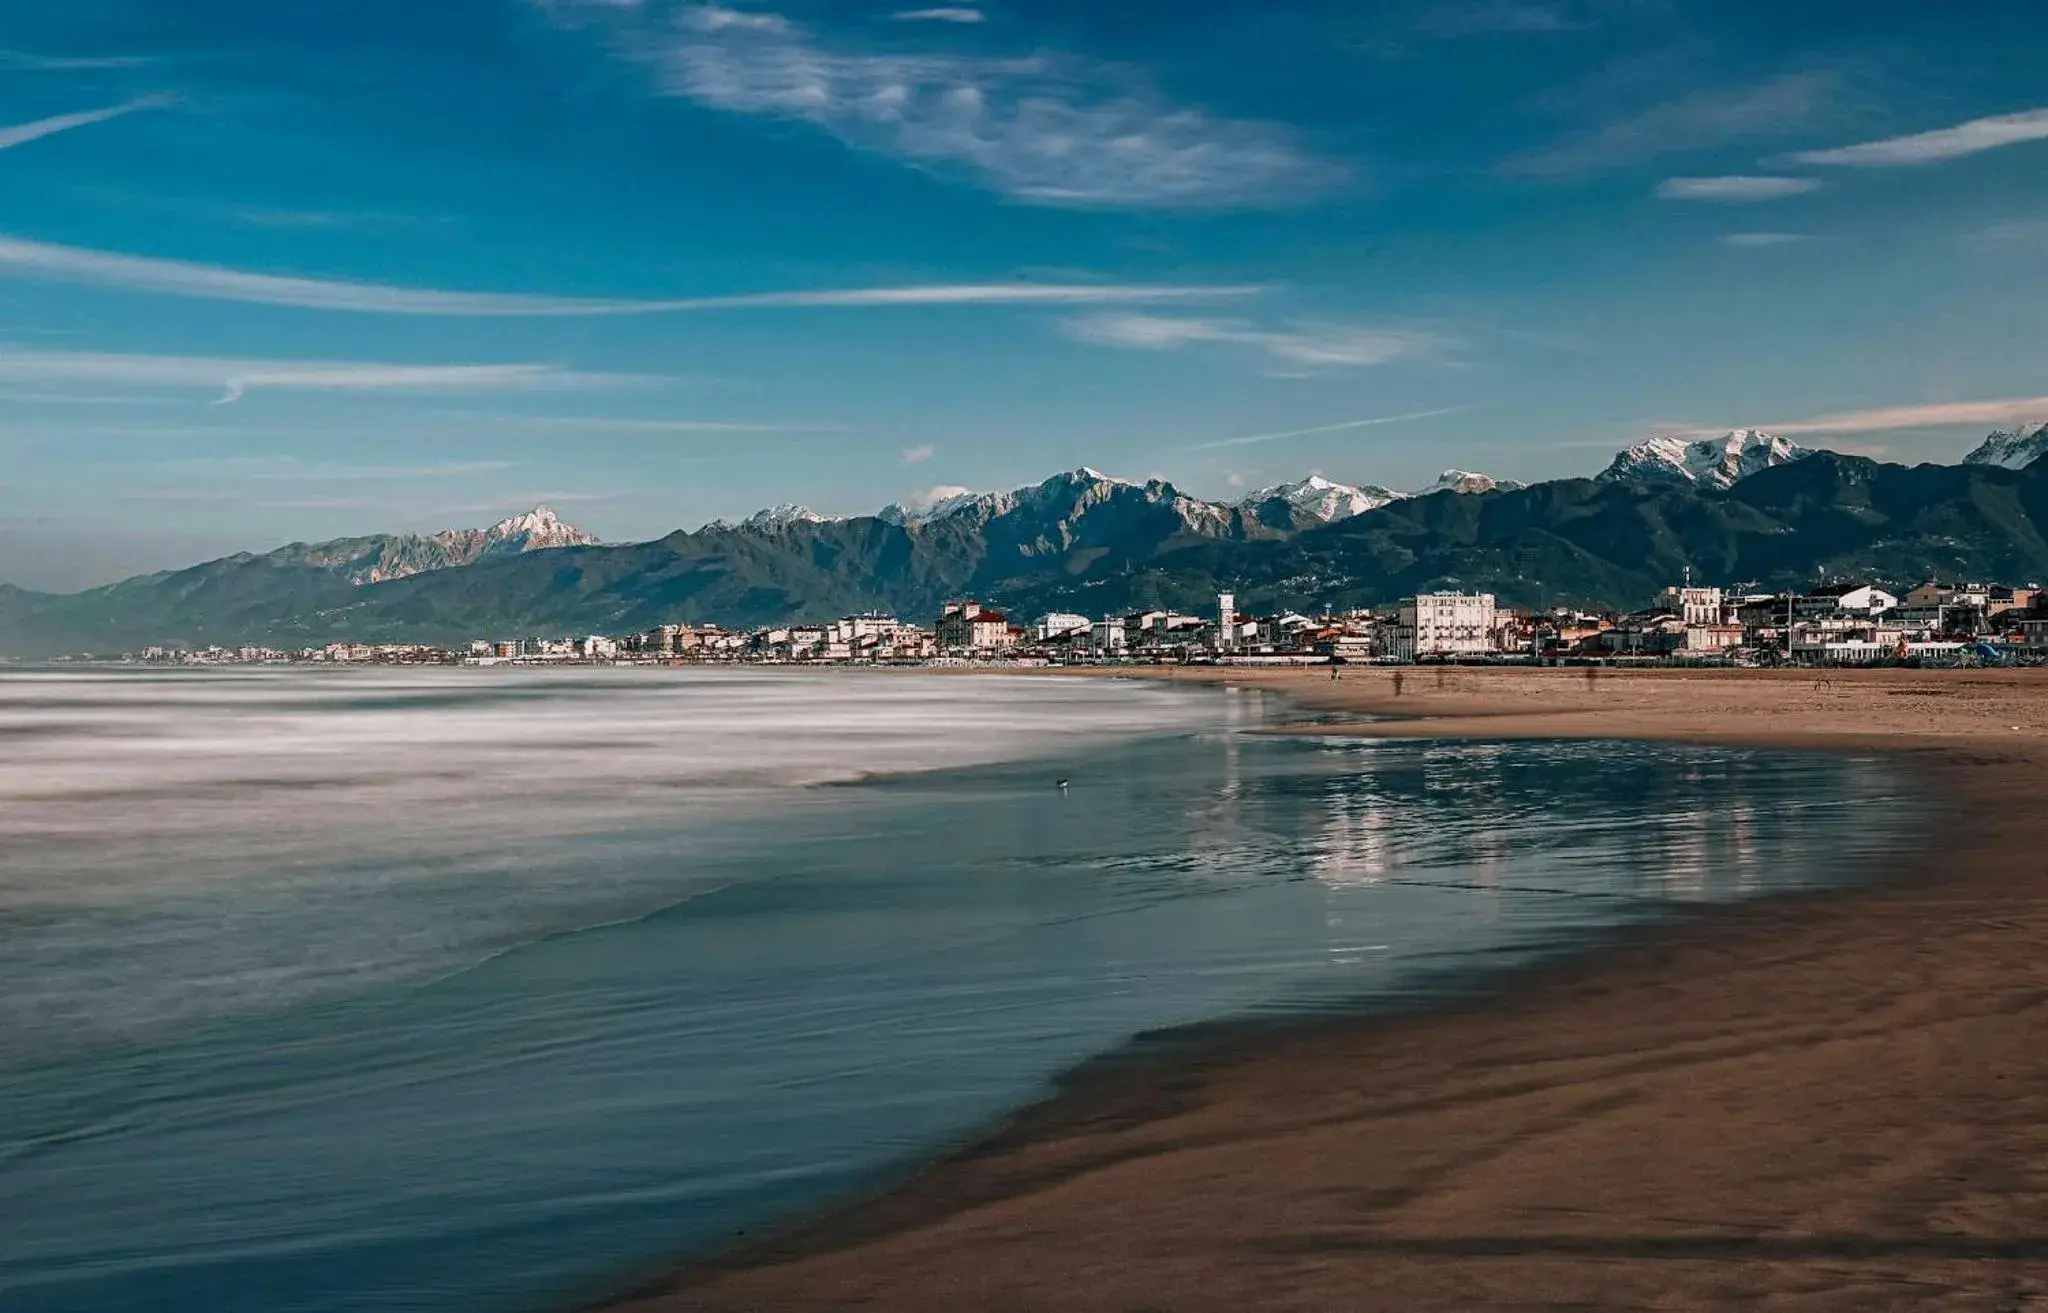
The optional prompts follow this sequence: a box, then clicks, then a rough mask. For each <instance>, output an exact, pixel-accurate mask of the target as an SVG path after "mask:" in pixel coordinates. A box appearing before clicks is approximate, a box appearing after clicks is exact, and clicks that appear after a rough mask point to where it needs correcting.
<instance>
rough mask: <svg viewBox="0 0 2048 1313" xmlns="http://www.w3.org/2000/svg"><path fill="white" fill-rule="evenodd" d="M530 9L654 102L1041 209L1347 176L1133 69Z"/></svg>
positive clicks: (1140, 204) (765, 25) (1267, 128)
mask: <svg viewBox="0 0 2048 1313" xmlns="http://www.w3.org/2000/svg"><path fill="white" fill-rule="evenodd" d="M536 2H537V3H540V4H542V5H543V7H544V8H546V9H548V10H549V11H550V12H551V13H554V14H556V15H557V16H560V17H564V18H568V19H570V20H572V21H574V20H577V19H593V20H595V21H597V22H599V23H601V24H603V25H604V26H605V27H607V28H608V29H609V30H610V31H611V32H612V34H613V36H614V37H615V39H616V41H617V43H618V48H619V49H620V50H621V51H622V52H624V54H625V55H626V56H627V57H628V58H629V59H632V60H634V61H636V62H639V63H642V64H644V65H646V66H648V67H650V68H651V69H652V70H653V71H654V74H655V77H656V79H657V84H658V87H659V89H660V90H661V91H662V92H663V93H665V94H668V95H673V96H680V97H683V98H686V99H688V100H691V101H694V102H696V103H697V104H700V105H705V106H709V107H711V108H713V109H720V110H725V111H728V112H731V113H735V114H750V115H759V116H762V117H766V118H775V119H784V120H791V121H796V122H803V123H809V124H812V125H814V126H816V127H818V128H820V129H822V130H824V131H826V132H829V133H831V134H832V135H833V136H835V137H837V138H839V139H840V140H841V141H843V142H845V143H846V144H847V145H849V146H852V147H855V148H856V149H860V150H866V151H871V152H874V153H875V154H878V155H884V156H887V157H889V158H892V159H896V160H899V161H901V162H903V163H905V164H908V165H911V166H913V167H916V168H920V169H924V170H927V171H930V172H933V173H937V174H941V175H944V176H958V177H964V178H967V179H970V180H972V181H976V182H979V183H981V184H982V185H985V186H988V187H991V188H993V189H995V190H997V191H1000V192H1002V193H1004V194H1005V195H1008V196H1011V197H1014V198H1016V199H1019V200H1024V201H1029V202H1033V203H1037V204H1044V205H1064V206H1075V207H1100V208H1130V209H1146V208H1163V209H1227V208H1242V209H1265V208H1273V207H1277V206H1283V205H1288V204H1293V203H1296V202H1298V201H1301V200H1303V199H1306V198H1308V197H1311V196H1314V195H1316V194H1319V193H1321V192H1323V191H1325V190H1327V189H1328V188H1330V187H1331V186H1333V185H1335V184H1336V183H1337V182H1339V181H1340V180H1341V179H1342V177H1343V174H1344V171H1343V170H1342V169H1341V168H1339V167H1338V166H1336V165H1334V164H1332V163H1329V162H1326V161H1323V160H1319V159H1317V158H1315V157H1314V156H1312V155H1310V154H1309V153H1308V152H1307V151H1306V150H1304V149H1303V148H1302V147H1301V146H1300V145H1299V144H1298V143H1297V141H1296V139H1295V134H1294V133H1293V132H1291V131H1290V130H1288V129H1287V128H1285V127H1282V126H1280V125H1277V124H1272V123H1261V122H1253V121H1248V120H1241V119H1227V118H1219V117H1216V116H1213V115H1211V114H1209V113H1207V112H1205V111H1203V110H1201V109H1198V108H1194V107H1192V106H1186V105H1180V104H1175V103H1173V102H1171V101H1169V100H1167V99H1166V98H1165V97H1163V96H1162V95H1160V94H1159V93H1158V92H1157V91H1156V90H1155V89H1153V88H1152V87H1151V86H1150V85H1149V84H1148V83H1147V82H1146V81H1145V80H1144V79H1143V78H1142V77H1140V76H1139V75H1137V74H1135V73H1134V72H1132V71H1130V70H1127V69H1123V68H1118V67H1114V66H1111V65H1105V64H1100V63H1096V62H1093V61H1090V60H1085V59H1080V58H1075V57H1071V56H1063V55H1056V54H1044V53H1041V54H1033V55H1030V56H1025V57H1020V58H1011V59H997V58H987V57H981V56H973V55H964V54H957V53H951V52H939V53H930V54H904V53H897V52H865V51H859V50H854V49H843V48H836V47H835V46H834V45H832V44H830V43H828V42H826V41H823V40H821V39H818V38H817V37H815V36H814V35H813V34H812V33H811V32H810V31H809V30H808V29H806V28H804V27H802V26H800V25H798V24H796V23H793V22H790V21H789V20H787V19H783V18H781V17H779V16H777V15H772V14H767V13H761V12H749V13H745V14H738V13H737V12H736V11H733V10H729V9H725V8H722V7H720V6H716V5H693V4H680V3H676V2H675V0H641V2H640V3H637V4H632V5H620V4H615V3H611V2H610V0H536Z"/></svg>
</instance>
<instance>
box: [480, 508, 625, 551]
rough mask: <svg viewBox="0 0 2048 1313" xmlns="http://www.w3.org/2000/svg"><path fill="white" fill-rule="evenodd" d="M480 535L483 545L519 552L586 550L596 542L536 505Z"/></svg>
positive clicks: (551, 509) (591, 537)
mask: <svg viewBox="0 0 2048 1313" xmlns="http://www.w3.org/2000/svg"><path fill="white" fill-rule="evenodd" d="M455 532H462V531H461V530H456V531H455ZM483 532H484V540H485V542H486V543H488V544H490V545H492V546H497V545H500V544H503V545H504V546H506V547H510V548H514V549H516V550H518V551H522V552H537V551H541V550H543V549H545V548H549V547H587V546H589V545H590V544H592V543H595V542H596V541H597V535H596V534H594V533H585V532H584V531H583V530H581V529H579V528H577V527H576V526H575V525H573V524H569V523H566V522H565V521H564V520H563V519H562V517H561V516H559V515H557V514H555V511H554V508H553V507H552V506H536V507H534V508H533V509H532V510H530V511H528V512H526V514H524V515H508V516H506V517H505V518H504V519H502V520H500V521H498V522H497V523H496V524H494V525H492V526H491V527H490V528H488V529H486V530H484V531H483Z"/></svg>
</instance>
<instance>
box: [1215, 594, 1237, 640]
mask: <svg viewBox="0 0 2048 1313" xmlns="http://www.w3.org/2000/svg"><path fill="white" fill-rule="evenodd" d="M1236 623H1237V594H1236V593H1218V594H1216V646H1217V647H1218V648H1221V649H1224V650H1228V649H1229V648H1231V647H1232V646H1234V645H1235V638H1236V636H1235V635H1234V634H1233V633H1232V632H1231V627H1232V626H1233V625H1235V624H1236Z"/></svg>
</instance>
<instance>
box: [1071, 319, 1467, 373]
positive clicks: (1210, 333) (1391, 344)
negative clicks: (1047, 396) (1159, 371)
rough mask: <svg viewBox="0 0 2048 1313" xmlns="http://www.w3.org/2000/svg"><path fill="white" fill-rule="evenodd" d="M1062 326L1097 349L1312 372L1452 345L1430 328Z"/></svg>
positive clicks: (1198, 322) (1218, 322) (1081, 322)
mask: <svg viewBox="0 0 2048 1313" xmlns="http://www.w3.org/2000/svg"><path fill="white" fill-rule="evenodd" d="M1063 326H1064V328H1065V330H1066V332H1067V334H1068V335H1069V336H1071V337H1073V338H1075V339H1077V340H1079V341H1082V342H1090V343H1093V344H1095V345H1097V346H1110V347H1121V348H1124V349H1127V350H1133V351H1178V350H1180V349H1182V348H1184V347H1189V346H1197V345H1204V344H1214V345H1223V346H1230V347H1238V348H1242V349H1245V350H1249V351H1251V352H1253V353H1255V354H1257V355H1261V356H1264V357H1266V358H1267V359H1268V360H1269V361H1271V362H1277V363H1280V364H1283V365H1287V366H1292V367H1294V368H1297V369H1308V370H1324V369H1347V368H1358V367H1362V366H1366V365H1383V364H1386V363H1388V362H1389V361H1394V360H1400V359H1403V358H1404V357H1415V356H1423V355H1430V354H1434V353H1436V352H1438V351H1441V350H1442V349H1444V348H1445V347H1446V346H1448V345H1449V339H1447V338H1446V337H1444V336H1443V335H1442V334H1440V333H1436V332H1432V331H1429V330H1425V329H1418V328H1404V327H1367V326H1361V325H1354V324H1295V325H1290V326H1289V327H1287V328H1282V329H1274V328H1262V327H1259V326H1258V325H1256V324H1252V323H1250V322H1248V321H1246V320H1242V319H1191V318H1175V317H1170V316H1165V315H1142V314H1111V315H1087V316H1083V317H1080V318H1076V319H1069V320H1067V321H1066V322H1065V324H1064V325H1063Z"/></svg>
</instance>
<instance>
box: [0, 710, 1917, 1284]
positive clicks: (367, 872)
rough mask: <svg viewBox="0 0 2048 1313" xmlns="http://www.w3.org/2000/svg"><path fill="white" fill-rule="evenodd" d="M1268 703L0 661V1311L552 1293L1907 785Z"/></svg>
mask: <svg viewBox="0 0 2048 1313" xmlns="http://www.w3.org/2000/svg"><path fill="white" fill-rule="evenodd" d="M1269 710H1270V708H1269V707H1266V706H1262V705H1261V703H1260V701H1259V699H1258V698H1257V697H1256V696H1255V695H1251V694H1242V693H1239V694H1227V695H1226V694H1217V693H1214V692H1208V691H1197V690H1181V689H1173V688H1162V687H1158V686H1126V685H1110V684H1105V683H1099V682H1093V681H1090V682H1082V681H1058V682H1052V681H1041V680H1005V679H973V680H965V679H958V678H947V677H936V676H930V677H927V676H862V675H857V674H847V675H844V676H829V675H817V674H806V675H801V676H775V675H752V674H694V673H693V674H679V673H676V672H646V671H620V672H583V673H535V672H510V671H429V672H422V673H417V674H399V673H390V674H385V673H377V672H331V673H322V674H312V673H302V672H283V671H280V672H223V673H196V672H192V673H187V672H176V673H170V674H161V675H150V674H71V673H66V674H55V675H9V676H4V677H0V743H4V744H5V745H6V748H7V752H6V755H5V757H4V758H0V1308H4V1309H6V1310H9V1311H10V1313H12V1311H13V1310H45V1309H49V1310H56V1309H64V1310H72V1309H78V1310H84V1309H95V1310H97V1309H113V1308H124V1309H177V1310H194V1311H198V1310H208V1311H211V1310H266V1311H269V1310H295V1309H308V1310H388V1309H435V1310H441V1309H453V1310H470V1309H476V1310H516V1309H530V1308H546V1307H550V1306H555V1305H559V1304H561V1303H562V1302H564V1301H566V1300H570V1299H574V1298H577V1297H581V1296H587V1295H590V1294H592V1293H594V1292H599V1291H602V1290H603V1289H605V1288H606V1286H607V1284H608V1283H609V1282H613V1281H616V1280H618V1279H619V1278H620V1277H621V1276H622V1275H630V1274H634V1273H637V1272H641V1271H644V1270H645V1269H646V1268H647V1267H648V1266H649V1265H650V1264H654V1263H658V1262H659V1261H660V1260H662V1259H665V1258H668V1257H672V1256H675V1255H678V1254H682V1253H687V1252H690V1251H692V1250H696V1249H703V1248H707V1247H714V1246H717V1245H720V1244H722V1243H727V1242H729V1241H730V1239H731V1238H732V1237H733V1236H734V1235H735V1234H736V1233H737V1232H739V1231H741V1230H743V1229H745V1228H747V1227H750V1226H758V1225H761V1224H762V1223H764V1222H770V1221H773V1220H776V1219H780V1218H785V1217H788V1216H790V1215H792V1214H796V1213H801V1212H802V1211H803V1210H805V1209H806V1208H809V1207H815V1206H816V1205H818V1204H819V1203H821V1202H823V1201H827V1200H830V1199H831V1198H833V1197H834V1196H836V1195H840V1194H843V1193H845V1192H847V1191H849V1190H851V1189H855V1188H859V1187H861V1186H863V1185H866V1184H869V1183H872V1182H875V1181H877V1180H879V1179H883V1178H884V1177H885V1176H886V1174H887V1173H889V1172H891V1171H894V1170H900V1168H901V1166H902V1165H903V1164H905V1163H907V1162H912V1161H915V1160H916V1159H917V1158H918V1157H919V1156H920V1155H925V1154H929V1153H931V1152H934V1151H936V1150H940V1149H943V1148H944V1147H945V1146H947V1145H950V1144H954V1143H957V1142H958V1141H959V1140H960V1139H961V1138H962V1137H964V1136H967V1135H970V1134H972V1133H973V1132H974V1131H975V1130H976V1129H977V1128H979V1127H982V1126H985V1125H986V1124H987V1123H988V1122H989V1121H990V1120H991V1119H993V1118H996V1117H999V1116H1000V1115H1001V1114H1002V1113H1003V1112H1005V1111H1006V1110H1009V1109H1012V1108H1014V1107H1016V1106H1018V1105H1019V1104H1021V1103H1023V1102H1025V1101H1028V1100H1029V1099H1031V1098H1033V1097H1035V1096H1037V1095H1038V1094H1040V1093H1042V1092H1043V1090H1044V1089H1045V1083H1046V1081H1047V1078H1048V1077H1050V1076H1051V1075H1053V1074H1055V1073H1056V1072H1058V1071H1059V1070H1061V1069H1062V1068H1064V1067H1066V1066H1069V1065H1071V1064H1072V1063H1074V1062H1076V1061H1078V1060H1080V1059H1082V1058H1085V1057H1087V1056H1089V1055H1091V1054H1096V1053H1100V1052H1102V1051H1104V1050H1107V1049H1109V1048H1112V1047H1114V1046H1115V1045H1117V1044H1118V1043H1120V1042H1121V1041H1123V1040H1125V1039H1127V1038H1129V1037H1130V1036H1131V1035H1133V1034H1134V1033H1136V1032H1139V1031H1142V1030H1146V1029H1150V1028H1155V1027H1159V1026H1163V1025H1171V1024H1175V1023H1183V1022H1191V1021H1198V1020H1204V1019H1211V1018H1219V1017H1230V1016H1241V1015H1255V1014H1259V1013H1262V1012H1275V1013H1277V1012H1281V1011H1289V1012H1292V1011H1300V1010H1304V1009H1315V1008H1328V1007H1346V1008H1350V1007H1358V1006H1372V1005H1374V1004H1388V1003H1393V1002H1397V1001H1403V1000H1407V999H1410V998H1412V997H1414V996H1415V995H1416V994H1418V993H1421V992H1427V991H1430V990H1435V989H1440V988H1442V987H1444V986H1445V985H1446V984H1447V983H1451V982H1456V981H1458V980H1460V979H1462V978H1469V977H1470V976H1471V975H1473V974H1474V973H1477V972H1479V971H1482V970H1484V969H1488V968H1492V967H1496V966H1501V965H1507V964H1512V963H1515V962H1520V961H1525V960H1528V959H1530V958H1531V957H1533V956H1535V955H1537V954H1540V953H1542V952H1545V951H1556V950H1558V949H1559V948H1560V947H1561V946H1565V945H1569V944H1572V943H1574V942H1582V941H1583V939H1584V938H1585V936H1586V935H1587V934H1588V933H1590V932H1592V931H1595V930H1598V929H1600V928H1603V927H1608V926H1612V925H1616V924H1619V923H1623V922H1629V921H1638V920H1643V919H1647V918H1651V917H1655V916H1658V915H1662V914H1666V913H1667V912H1668V911H1669V910H1670V909H1672V908H1673V907H1674V906H1676V905H1680V904H1685V903H1697V902H1708V901H1718V900H1726V899H1733V898H1740V897H1744V896H1748V895H1753V894H1757V893H1762V892H1767V891H1770V890H1775V889H1784V888H1788V887H1798V886H1803V885H1809V884H1816V883H1822V882H1836V881H1841V880H1846V879H1853V878H1856V877H1858V876H1860V875H1863V874H1865V873H1867V872H1868V871H1870V870H1871V869H1872V868H1873V867H1874V866H1875V865H1876V863H1877V860H1878V859H1879V858H1881V857H1882V855H1883V854H1884V853H1885V852H1886V850H1887V849H1889V848H1890V847H1891V846H1893V845H1894V844H1896V843H1898V842H1900V836H1901V835H1903V834H1904V833H1906V832H1907V831H1908V830H1909V828H1910V822H1911V820H1912V818H1913V813H1914V812H1915V810H1916V808H1915V806H1914V804H1912V803H1911V802H1910V801H1909V800H1908V799H1906V798H1903V797H1901V796H1900V794H1901V792H1902V786H1901V781H1900V780H1899V779H1898V778H1897V777H1896V776H1895V775H1894V774H1893V773H1892V772H1891V770H1890V769H1888V768H1887V767H1885V766H1884V765H1883V764H1881V763H1879V762H1876V761H1871V760H1855V759H1843V758H1833V757H1817V756H1801V755H1792V754H1773V753H1764V752H1749V751H1739V750H1718V749H1700V748H1681V747H1663V746H1653V745H1616V744H1540V743H1525V744H1512V745H1497V744H1476V743H1475V744H1426V743H1374V742H1369V741H1359V740H1343V741H1302V740H1287V739H1276V738H1270V737H1260V736H1254V735H1250V734H1247V733H1245V732H1244V731H1245V730H1247V729H1248V728H1251V727H1253V726H1255V725H1257V724H1259V723H1260V722H1261V721H1262V720H1263V719H1264V717H1265V716H1266V714H1267V713H1268V711H1269ZM1062 777H1064V778H1068V779H1070V780H1071V781H1072V783H1071V787H1070V788H1069V789H1067V790H1065V791H1061V790H1060V789H1058V788H1056V787H1055V786H1054V781H1055V780H1056V779H1058V778H1062Z"/></svg>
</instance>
